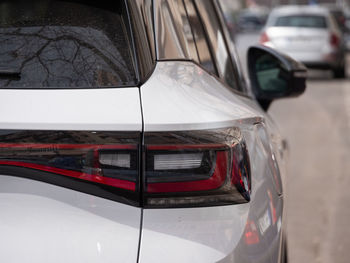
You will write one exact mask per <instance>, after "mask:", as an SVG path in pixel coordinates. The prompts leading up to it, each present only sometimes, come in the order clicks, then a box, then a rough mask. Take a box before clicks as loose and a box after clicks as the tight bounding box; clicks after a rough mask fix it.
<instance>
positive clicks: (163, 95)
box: [139, 62, 283, 263]
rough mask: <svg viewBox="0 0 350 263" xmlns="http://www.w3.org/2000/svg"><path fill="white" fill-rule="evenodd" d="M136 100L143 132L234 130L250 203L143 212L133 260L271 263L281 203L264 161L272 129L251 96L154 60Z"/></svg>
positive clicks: (189, 66) (188, 67) (186, 67)
mask: <svg viewBox="0 0 350 263" xmlns="http://www.w3.org/2000/svg"><path fill="white" fill-rule="evenodd" d="M141 100H142V106H143V113H144V129H145V131H146V132H148V131H172V130H197V129H216V128H226V127H233V126H234V127H239V128H240V129H241V131H242V133H243V135H244V137H245V139H246V142H247V147H248V152H249V153H250V163H251V173H252V195H251V199H252V200H251V201H250V202H249V203H247V204H240V205H231V206H219V207H207V208H185V209H158V210H150V209H145V210H144V212H143V225H142V238H141V246H140V259H139V262H141V263H151V262H152V263H155V262H182V263H190V262H191V263H192V262H201V263H204V262H208V263H209V262H210V263H211V262H221V263H226V262H227V263H229V262H238V263H241V262H263V263H272V262H274V263H277V262H278V254H279V242H280V234H281V232H280V231H281V215H282V210H283V200H282V198H281V197H279V196H278V193H277V191H276V188H275V185H274V181H273V180H274V174H275V173H276V171H275V167H274V166H271V164H272V163H273V161H272V159H271V158H272V151H273V147H272V145H271V143H270V136H274V134H275V133H277V134H278V132H277V130H275V129H274V128H275V127H274V124H273V122H272V121H271V120H270V118H269V117H268V115H266V114H265V113H264V111H263V110H261V109H260V107H259V106H258V104H257V102H256V101H254V100H253V99H250V98H246V97H242V96H239V95H237V94H236V93H234V92H233V91H231V90H229V89H228V88H226V87H225V86H223V85H222V84H221V83H220V82H219V81H218V80H217V79H216V78H215V77H213V76H211V75H209V74H208V73H206V72H204V71H203V70H202V69H201V68H199V67H198V66H196V65H195V64H193V63H191V62H159V63H158V65H157V67H156V70H155V71H154V73H153V75H152V76H151V78H150V79H149V81H148V82H147V83H146V84H145V85H144V86H142V87H141ZM265 122H266V123H265ZM256 123H264V124H259V125H258V126H257V125H256ZM261 129H263V130H264V131H263V132H261ZM270 161H271V162H270ZM252 224H253V225H255V231H256V232H255V234H257V235H258V240H255V241H254V240H253V241H254V242H256V243H254V242H253V241H252V240H247V238H246V235H247V234H248V235H249V233H248V232H249V229H248V228H246V226H247V225H250V226H251V225H252ZM251 242H253V243H251Z"/></svg>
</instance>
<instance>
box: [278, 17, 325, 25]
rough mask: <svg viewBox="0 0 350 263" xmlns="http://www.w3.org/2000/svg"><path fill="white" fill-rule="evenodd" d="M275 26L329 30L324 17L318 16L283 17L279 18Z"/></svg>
mask: <svg viewBox="0 0 350 263" xmlns="http://www.w3.org/2000/svg"><path fill="white" fill-rule="evenodd" d="M275 26H280V27H310V28H327V21H326V18H325V17H324V16H316V15H293V16H282V17H279V18H277V20H276V23H275Z"/></svg>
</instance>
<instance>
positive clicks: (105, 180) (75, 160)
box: [0, 131, 139, 201]
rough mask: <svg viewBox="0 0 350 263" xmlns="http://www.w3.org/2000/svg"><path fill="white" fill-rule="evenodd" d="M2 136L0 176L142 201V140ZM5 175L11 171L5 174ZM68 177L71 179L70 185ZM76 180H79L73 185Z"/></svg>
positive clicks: (103, 136) (106, 136) (131, 137)
mask: <svg viewBox="0 0 350 263" xmlns="http://www.w3.org/2000/svg"><path fill="white" fill-rule="evenodd" d="M5 133H6V134H3V135H0V141H1V143H0V173H1V172H3V173H9V172H10V173H11V174H12V175H16V176H23V175H28V177H35V178H36V179H38V180H41V181H46V182H53V181H55V184H58V185H62V186H66V187H68V188H73V189H76V190H79V191H83V192H87V193H92V194H97V195H101V194H102V196H104V197H108V198H111V199H114V198H113V195H112V194H111V192H118V191H119V192H118V193H116V194H115V195H114V196H116V197H117V198H116V199H120V197H122V198H124V199H125V195H124V194H123V193H122V192H124V193H126V195H127V196H128V197H132V196H133V197H132V198H131V199H134V201H136V200H137V201H138V196H137V193H136V191H137V187H138V181H139V180H138V179H139V170H138V167H139V165H138V162H139V160H138V159H139V158H138V155H139V147H138V142H139V135H138V134H131V135H130V134H128V135H126V134H118V133H108V132H49V131H21V132H18V131H15V132H5ZM4 170H6V172H4ZM67 178H71V180H70V181H67ZM72 179H74V180H72Z"/></svg>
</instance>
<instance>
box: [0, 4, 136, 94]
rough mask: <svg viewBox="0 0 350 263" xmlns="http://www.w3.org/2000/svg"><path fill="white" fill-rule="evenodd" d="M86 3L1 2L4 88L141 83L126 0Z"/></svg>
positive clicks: (1, 79) (0, 82)
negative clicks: (127, 15) (137, 73)
mask: <svg viewBox="0 0 350 263" xmlns="http://www.w3.org/2000/svg"><path fill="white" fill-rule="evenodd" d="M82 2H83V1H79V3H77V2H75V1H70V2H64V1H50V0H40V1H13V0H12V1H5V2H0V12H1V20H0V88H74V87H111V86H126V85H135V82H136V81H135V79H136V77H135V72H134V66H133V60H132V55H131V54H132V53H131V47H130V44H129V40H128V35H127V21H126V19H124V18H123V12H124V11H123V10H124V8H125V7H124V6H123V5H122V3H123V1H116V2H113V5H111V4H109V5H108V4H107V2H106V3H105V2H104V1H103V0H102V1H98V4H94V6H92V5H88V4H86V3H87V1H85V2H84V4H82ZM6 71H10V72H15V73H16V74H12V75H11V74H10V75H9V74H6Z"/></svg>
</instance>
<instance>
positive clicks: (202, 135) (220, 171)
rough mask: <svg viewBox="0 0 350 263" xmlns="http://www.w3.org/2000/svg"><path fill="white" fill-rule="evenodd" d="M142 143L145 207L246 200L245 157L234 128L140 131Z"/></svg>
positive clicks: (248, 192)
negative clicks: (194, 130) (143, 140)
mask: <svg viewBox="0 0 350 263" xmlns="http://www.w3.org/2000/svg"><path fill="white" fill-rule="evenodd" d="M145 144H146V152H145V156H146V165H145V172H144V174H145V177H144V178H145V184H144V185H145V189H144V197H145V199H144V201H145V203H144V205H145V206H148V207H178V206H206V205H223V204H234V203H243V202H247V201H249V200H250V187H251V185H250V166H249V157H248V152H247V149H246V147H245V142H244V139H243V137H242V135H241V133H240V132H239V130H238V129H229V130H227V129H226V130H217V131H196V132H176V133H164V134H157V133H153V134H146V136H145Z"/></svg>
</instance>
